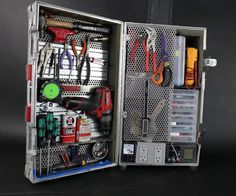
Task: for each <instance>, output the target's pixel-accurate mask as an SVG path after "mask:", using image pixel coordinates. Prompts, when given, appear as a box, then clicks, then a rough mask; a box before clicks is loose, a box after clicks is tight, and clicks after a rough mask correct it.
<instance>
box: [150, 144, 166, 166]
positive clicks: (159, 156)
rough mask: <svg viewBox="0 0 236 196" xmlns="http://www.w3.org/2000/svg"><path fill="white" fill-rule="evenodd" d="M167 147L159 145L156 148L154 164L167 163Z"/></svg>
mask: <svg viewBox="0 0 236 196" xmlns="http://www.w3.org/2000/svg"><path fill="white" fill-rule="evenodd" d="M164 156H165V145H163V144H157V145H155V146H154V160H153V162H154V164H162V163H164V162H165V157H164Z"/></svg>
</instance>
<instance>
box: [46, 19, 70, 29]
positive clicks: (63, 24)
mask: <svg viewBox="0 0 236 196" xmlns="http://www.w3.org/2000/svg"><path fill="white" fill-rule="evenodd" d="M46 24H47V26H48V27H60V28H67V29H73V28H74V24H73V23H71V22H63V21H58V20H54V19H51V18H47V20H46Z"/></svg>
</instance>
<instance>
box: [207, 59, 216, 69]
mask: <svg viewBox="0 0 236 196" xmlns="http://www.w3.org/2000/svg"><path fill="white" fill-rule="evenodd" d="M216 65H217V59H213V58H205V59H204V66H205V67H216Z"/></svg>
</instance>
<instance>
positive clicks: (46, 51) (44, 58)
mask: <svg viewBox="0 0 236 196" xmlns="http://www.w3.org/2000/svg"><path fill="white" fill-rule="evenodd" d="M52 53H53V49H52V47H51V45H50V43H48V42H47V43H46V44H45V46H44V47H43V48H42V49H41V51H40V56H39V64H38V73H39V74H40V77H41V78H42V77H43V75H44V74H45V71H46V67H47V63H48V61H49V59H50V58H51V56H52ZM50 64H51V63H50ZM50 66H51V65H50ZM49 74H50V73H49Z"/></svg>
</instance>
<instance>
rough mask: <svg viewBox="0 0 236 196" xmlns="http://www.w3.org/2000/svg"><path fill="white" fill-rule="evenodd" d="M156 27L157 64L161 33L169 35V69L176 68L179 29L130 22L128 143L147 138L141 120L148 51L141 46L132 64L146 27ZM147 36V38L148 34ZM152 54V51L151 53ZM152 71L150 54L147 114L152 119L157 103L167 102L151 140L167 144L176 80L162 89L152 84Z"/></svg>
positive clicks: (126, 106) (125, 135)
mask: <svg viewBox="0 0 236 196" xmlns="http://www.w3.org/2000/svg"><path fill="white" fill-rule="evenodd" d="M147 27H152V28H155V30H156V32H157V38H156V43H155V45H156V51H157V63H158V65H159V63H160V62H161V39H162V38H161V37H162V36H161V35H162V31H164V32H165V33H166V39H167V40H166V45H167V51H168V55H169V61H170V66H171V68H172V69H173V63H174V55H175V51H174V50H175V38H176V30H175V28H173V27H170V26H165V25H150V24H134V23H127V29H126V32H127V44H126V55H127V56H126V82H125V103H124V111H125V112H127V118H125V119H124V124H123V140H125V141H142V140H144V138H143V137H142V134H141V124H142V118H144V112H145V111H144V110H145V107H144V103H145V102H144V99H145V81H146V74H145V59H146V57H145V51H144V49H143V47H142V45H140V46H139V48H138V49H137V51H136V53H135V57H134V60H133V61H132V62H131V61H130V54H131V51H132V48H133V46H134V43H135V39H136V37H137V36H138V35H139V34H141V33H142V34H144V35H146V30H145V29H146V28H147ZM146 37H147V35H146ZM151 54H152V52H151ZM152 71H153V62H152V59H151V55H150V61H149V74H148V76H147V77H148V83H149V96H148V115H149V116H151V115H152V113H153V111H154V109H155V108H156V106H157V104H158V103H159V102H160V101H161V100H163V99H164V100H165V106H164V108H163V109H162V111H161V113H160V114H159V115H158V117H157V119H156V121H155V124H156V129H155V130H151V129H150V128H149V132H152V133H153V138H152V141H154V142H155V141H167V140H168V133H169V130H170V122H171V118H170V116H171V102H172V93H173V81H172V82H171V84H170V85H169V86H168V87H161V86H158V85H156V84H154V83H153V82H152V81H151V75H152Z"/></svg>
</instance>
